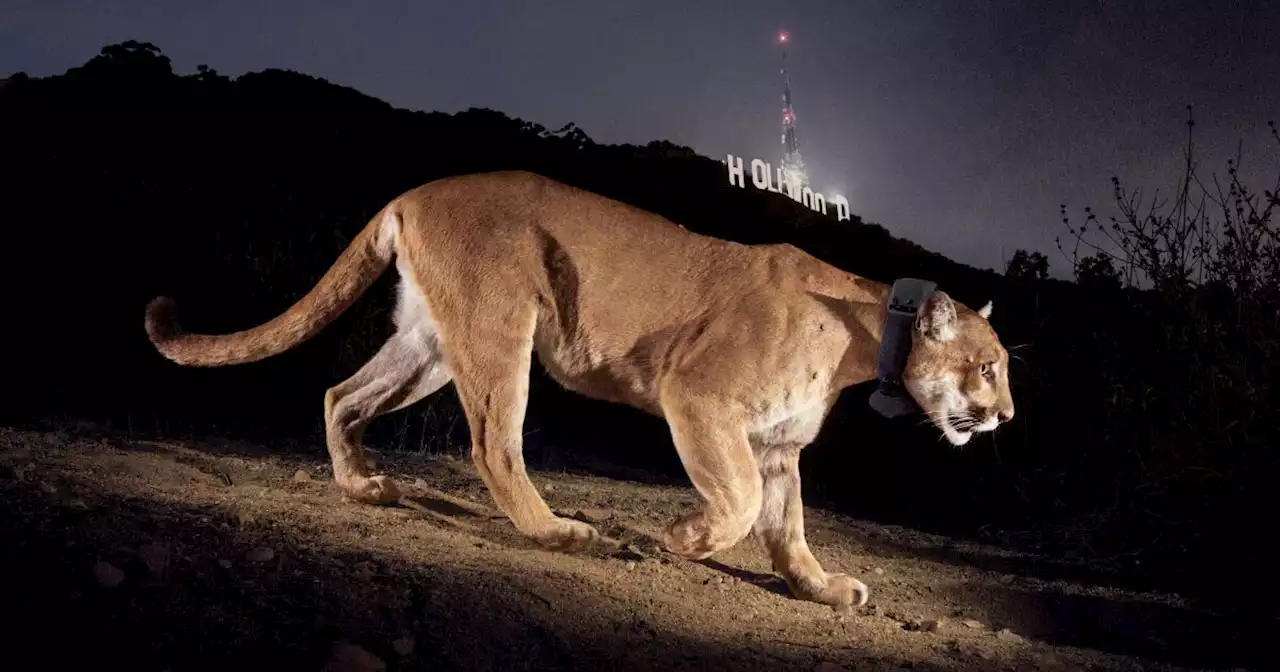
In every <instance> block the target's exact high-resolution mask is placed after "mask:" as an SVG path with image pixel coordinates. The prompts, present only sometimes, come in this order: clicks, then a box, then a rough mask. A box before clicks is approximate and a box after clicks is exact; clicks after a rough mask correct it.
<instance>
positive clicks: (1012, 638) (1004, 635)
mask: <svg viewBox="0 0 1280 672" xmlns="http://www.w3.org/2000/svg"><path fill="white" fill-rule="evenodd" d="M996 639H998V640H1000V641H1002V642H1021V641H1022V636H1021V635H1019V634H1018V633H1016V632H1014V631H1012V630H1010V629H1009V628H1000V629H999V630H997V631H996Z"/></svg>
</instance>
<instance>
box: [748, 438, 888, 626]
mask: <svg viewBox="0 0 1280 672" xmlns="http://www.w3.org/2000/svg"><path fill="white" fill-rule="evenodd" d="M801 448H803V446H802V445H800V444H783V445H779V446H769V447H766V448H764V449H762V450H761V451H760V453H759V462H760V475H761V476H762V477H763V480H764V492H763V497H762V502H761V506H760V517H759V518H757V519H756V522H755V526H754V528H753V529H754V531H755V533H756V535H757V536H759V537H760V538H761V539H763V540H764V544H765V547H766V548H768V550H769V557H770V558H772V560H773V568H774V571H776V572H779V573H780V574H782V577H783V578H784V579H786V581H787V585H788V586H789V587H790V588H791V593H792V594H793V595H795V596H796V597H798V598H800V599H803V600H810V601H813V602H820V603H822V604H829V605H832V606H844V605H854V606H862V605H864V604H866V602H867V597H868V596H869V595H870V591H868V589H867V586H866V585H865V584H863V583H862V582H861V581H858V580H857V579H855V578H853V577H851V576H849V575H847V574H828V573H827V572H826V571H825V570H823V569H822V565H820V564H818V560H817V558H815V557H813V553H812V552H810V551H809V544H808V543H807V542H806V541H805V538H804V505H803V503H802V502H801V500H800V450H801Z"/></svg>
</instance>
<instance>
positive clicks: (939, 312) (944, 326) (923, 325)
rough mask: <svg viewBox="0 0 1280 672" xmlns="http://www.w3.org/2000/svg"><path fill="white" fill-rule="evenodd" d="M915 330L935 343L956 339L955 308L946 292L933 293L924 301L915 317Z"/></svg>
mask: <svg viewBox="0 0 1280 672" xmlns="http://www.w3.org/2000/svg"><path fill="white" fill-rule="evenodd" d="M916 329H917V330H919V331H920V333H921V334H922V335H924V336H925V337H927V338H932V339H933V340H935V341H949V340H951V339H953V338H955V337H956V306H955V304H954V303H952V302H951V297H949V296H947V294H946V292H941V291H939V292H934V293H933V294H932V295H931V296H930V297H929V298H927V299H925V301H924V305H922V306H920V313H919V314H918V315H917V316H916Z"/></svg>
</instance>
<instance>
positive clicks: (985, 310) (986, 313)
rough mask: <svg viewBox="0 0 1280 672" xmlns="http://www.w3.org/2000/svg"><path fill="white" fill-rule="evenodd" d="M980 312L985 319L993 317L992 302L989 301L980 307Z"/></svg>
mask: <svg viewBox="0 0 1280 672" xmlns="http://www.w3.org/2000/svg"><path fill="white" fill-rule="evenodd" d="M978 314H979V315H981V316H982V319H984V320H988V319H991V302H990V301H988V302H987V305H985V306H983V307H981V308H979V309H978Z"/></svg>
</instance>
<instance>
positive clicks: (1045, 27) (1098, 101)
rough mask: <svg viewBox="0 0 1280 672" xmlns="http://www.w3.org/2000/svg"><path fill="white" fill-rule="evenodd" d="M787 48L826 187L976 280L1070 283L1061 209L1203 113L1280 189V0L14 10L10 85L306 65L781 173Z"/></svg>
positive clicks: (139, 4) (1152, 158)
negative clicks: (143, 67)
mask: <svg viewBox="0 0 1280 672" xmlns="http://www.w3.org/2000/svg"><path fill="white" fill-rule="evenodd" d="M1204 5H1218V6H1220V7H1219V8H1216V9H1205V8H1204V7H1203V6H1204ZM780 29H785V30H787V31H788V32H789V33H790V35H791V43H792V47H791V58H790V63H791V70H792V83H793V93H794V104H795V108H796V113H797V124H798V136H799V140H800V146H801V151H802V153H803V155H804V157H805V160H806V162H807V163H808V164H809V172H810V174H811V176H812V179H813V181H814V185H813V186H814V187H815V189H817V190H819V191H822V192H824V193H843V194H844V195H845V196H846V197H847V198H848V199H849V202H850V206H851V210H852V211H853V212H854V213H857V214H860V215H862V216H863V217H864V218H865V219H867V220H871V221H876V222H879V223H881V224H883V225H885V226H886V227H888V228H889V229H890V230H891V231H893V232H894V233H895V234H897V235H901V236H905V237H907V238H909V239H911V240H914V241H916V242H918V243H920V244H922V245H925V246H926V247H929V248H931V249H934V250H937V251H939V252H942V253H944V254H946V255H948V256H951V257H952V258H954V259H956V260H958V261H963V262H966V263H970V264H974V265H977V266H980V267H1000V266H1001V265H1002V264H1001V258H1002V254H1003V255H1004V256H1006V257H1007V256H1008V255H1009V254H1011V253H1012V251H1013V250H1014V249H1016V248H1018V247H1025V248H1031V249H1039V250H1041V251H1043V252H1045V253H1046V254H1048V255H1049V258H1050V261H1051V263H1052V265H1053V267H1054V271H1055V273H1054V274H1055V275H1061V274H1062V272H1063V271H1065V270H1066V268H1065V260H1063V258H1062V257H1061V256H1060V255H1059V254H1058V252H1057V250H1056V248H1055V247H1054V244H1053V238H1054V236H1055V235H1057V234H1060V233H1062V232H1063V229H1062V227H1061V223H1060V221H1059V215H1058V205H1059V204H1060V203H1067V204H1068V206H1069V207H1070V208H1071V209H1072V211H1073V213H1074V214H1076V215H1079V214H1080V212H1081V209H1082V208H1083V206H1085V205H1094V206H1095V207H1100V208H1102V212H1104V213H1109V212H1111V209H1110V207H1109V206H1110V203H1109V197H1110V184H1109V181H1108V180H1109V178H1110V176H1111V175H1112V173H1113V172H1118V174H1119V175H1120V177H1121V178H1122V179H1127V180H1129V181H1135V180H1137V181H1141V182H1142V183H1143V184H1146V185H1149V186H1151V187H1156V186H1160V187H1165V186H1167V185H1169V184H1170V181H1169V178H1170V176H1171V174H1172V173H1171V171H1175V170H1176V169H1177V165H1178V162H1179V160H1180V154H1181V148H1182V144H1181V143H1182V141H1183V138H1184V134H1185V126H1184V125H1183V121H1184V119H1185V114H1186V110H1185V106H1186V105H1187V104H1193V105H1195V107H1196V116H1197V131H1198V133H1199V134H1200V143H1201V145H1202V147H1203V148H1204V149H1205V151H1206V152H1207V153H1206V154H1205V155H1204V156H1203V157H1202V158H1203V159H1204V160H1205V161H1206V165H1208V166H1209V167H1212V168H1214V169H1216V170H1220V166H1221V165H1222V164H1223V162H1224V161H1225V160H1226V159H1227V158H1228V157H1229V155H1230V153H1232V152H1234V150H1235V147H1236V143H1237V142H1239V141H1241V140H1243V141H1244V143H1245V147H1246V149H1249V148H1253V150H1254V151H1253V153H1252V154H1246V156H1245V167H1246V168H1249V167H1250V166H1256V167H1261V168H1266V170H1265V171H1264V173H1263V174H1264V175H1266V176H1269V177H1270V178H1271V179H1273V180H1274V177H1275V174H1276V169H1277V168H1278V167H1280V149H1277V148H1276V146H1275V143H1274V142H1272V141H1271V139H1270V137H1269V136H1268V135H1267V128H1266V121H1267V120H1269V119H1280V1H1276V2H1268V1H1266V0H1242V1H1240V2H1230V3H1228V2H1217V3H1209V2H1185V1H1182V0H1158V1H1157V0H1153V1H1150V2H1128V3H1113V2H1086V1H1083V0H1072V1H1070V2H1061V3H1056V2H996V1H991V2H978V1H972V2H964V3H960V2H940V1H934V0H930V1H922V2H907V1H905V0H885V1H883V2H867V1H860V0H859V1H855V0H832V1H830V2H804V1H799V0H796V1H793V2H786V3H782V2H777V1H776V0H771V1H768V2H765V1H760V0H733V1H732V2H730V1H729V0H716V1H705V2H696V3H695V2H673V1H666V0H646V1H643V2H621V1H616V2H610V1H606V0H598V1H594V2H590V1H580V2H567V1H559V0H538V1H536V2H524V1H511V2H500V1H498V0H467V1H466V2H448V3H437V2H428V1H418V2H408V1H401V2H375V1H372V0H369V1H363V0H362V1H358V2H357V1H351V2H337V1H334V0H308V1H307V2H303V1H301V0H292V1H282V2H270V1H267V0H255V1H252V2H249V1H244V2H215V1H213V0H208V1H205V2H198V3H197V2H188V3H178V2H174V1H172V0H115V1H111V2H108V1H101V2H95V1H91V0H0V75H3V74H9V73H11V72H14V71H25V72H27V73H28V74H30V75H33V76H44V75H53V74H59V73H62V72H64V71H65V70H66V69H67V68H69V67H73V66H76V65H79V64H82V63H83V62H84V61H86V60H88V59H89V58H91V57H92V56H93V55H94V54H96V53H97V51H98V50H99V49H100V48H101V47H102V46H103V45H105V44H109V43H114V42H120V41H124V40H127V39H137V40H142V41H150V42H153V43H155V44H156V45H157V46H158V47H160V49H161V50H163V51H164V53H165V54H166V55H168V56H169V57H170V58H171V59H172V60H173V63H174V67H175V69H176V70H177V71H178V72H180V73H187V72H192V71H194V70H195V66H196V65H197V64H200V63H205V64H208V65H209V66H211V67H213V68H215V69H216V70H218V71H219V72H221V73H223V74H226V75H231V76H236V75H239V74H242V73H244V72H246V71H252V70H261V69H264V68H268V67H279V68H287V69H292V70H297V71H300V72H304V73H307V74H311V75H315V76H318V77H323V78H325V79H328V80H330V81H333V82H335V83H339V84H344V85H348V86H352V87H355V88H357V89H359V90H361V91H363V92H365V93H368V94H370V95H373V96H376V97H378V98H381V99H383V100H386V101H388V102H390V103H392V104H394V105H397V106H402V107H408V108H415V109H424V110H440V111H444V112H455V111H458V110H462V109H465V108H468V107H488V108H492V109H496V110H500V111H502V112H505V113H507V114H510V115H512V116H516V117H520V118H524V119H527V120H530V121H536V122H538V123H541V124H543V125H544V126H547V127H551V128H558V127H560V126H562V125H563V124H565V123H566V122H569V121H573V122H576V123H577V124H578V125H579V126H580V127H582V128H583V130H585V131H586V132H587V133H588V134H589V135H590V136H591V137H592V138H593V139H595V140H597V141H601V142H633V143H645V142H648V141H650V140H655V139H668V140H671V141H672V142H675V143H678V144H684V145H688V146H691V147H693V148H694V149H696V150H697V151H699V152H700V153H702V154H705V155H707V156H710V157H712V158H717V159H723V158H724V156H725V154H726V153H732V154H734V155H738V156H745V157H747V159H748V160H749V159H750V158H752V157H759V158H762V159H764V160H767V161H771V162H774V163H776V162H777V159H778V157H779V155H780V151H781V147H780V142H779V137H780V126H779V123H780V109H779V108H780V86H781V84H780V78H779V75H778V58H779V50H778V48H777V46H776V36H777V33H778V31H779V30H780ZM1271 184H1273V182H1272V183H1268V185H1267V186H1268V187H1269V186H1270V185H1271ZM748 188H750V187H748Z"/></svg>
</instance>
